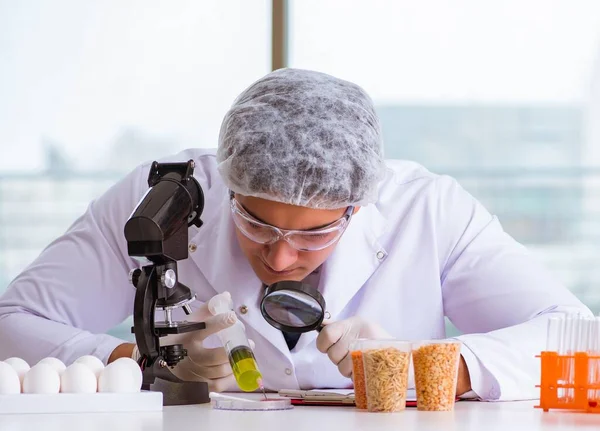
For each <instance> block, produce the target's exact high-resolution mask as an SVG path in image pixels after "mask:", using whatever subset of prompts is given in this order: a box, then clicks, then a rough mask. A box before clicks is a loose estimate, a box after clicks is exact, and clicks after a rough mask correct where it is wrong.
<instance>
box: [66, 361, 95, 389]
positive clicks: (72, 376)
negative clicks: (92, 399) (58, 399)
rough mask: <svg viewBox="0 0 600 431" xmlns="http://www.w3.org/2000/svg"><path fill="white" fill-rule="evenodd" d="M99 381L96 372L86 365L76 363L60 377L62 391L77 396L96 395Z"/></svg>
mask: <svg viewBox="0 0 600 431" xmlns="http://www.w3.org/2000/svg"><path fill="white" fill-rule="evenodd" d="M97 387H98V381H97V380H96V375H95V374H94V372H93V371H92V370H91V369H90V368H89V367H87V366H86V365H84V364H81V363H77V362H74V363H72V364H71V365H69V366H68V367H67V369H66V370H65V371H64V372H63V373H62V374H61V376H60V391H61V392H65V393H75V394H91V393H95V392H96V390H97Z"/></svg>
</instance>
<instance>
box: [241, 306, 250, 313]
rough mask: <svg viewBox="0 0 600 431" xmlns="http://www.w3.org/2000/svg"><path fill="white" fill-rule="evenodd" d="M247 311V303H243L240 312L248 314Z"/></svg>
mask: <svg viewBox="0 0 600 431" xmlns="http://www.w3.org/2000/svg"><path fill="white" fill-rule="evenodd" d="M247 312H248V307H247V306H245V305H242V306H241V307H240V313H242V314H246V313H247Z"/></svg>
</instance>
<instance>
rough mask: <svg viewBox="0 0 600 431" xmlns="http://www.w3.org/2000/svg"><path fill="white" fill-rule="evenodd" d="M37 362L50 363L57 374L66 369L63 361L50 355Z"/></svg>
mask: <svg viewBox="0 0 600 431" xmlns="http://www.w3.org/2000/svg"><path fill="white" fill-rule="evenodd" d="M38 364H47V365H50V366H51V367H52V368H54V369H55V370H56V372H57V373H58V375H59V376H60V375H61V374H62V373H63V372H64V371H65V370H66V369H67V366H66V365H65V364H64V362H63V361H61V360H60V359H57V358H52V357H47V358H44V359H42V360H41V361H40V362H38Z"/></svg>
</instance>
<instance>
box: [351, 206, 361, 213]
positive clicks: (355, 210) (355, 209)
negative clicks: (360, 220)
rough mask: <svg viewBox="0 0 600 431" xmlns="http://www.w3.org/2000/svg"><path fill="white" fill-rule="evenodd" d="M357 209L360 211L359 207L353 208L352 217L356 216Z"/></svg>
mask: <svg viewBox="0 0 600 431" xmlns="http://www.w3.org/2000/svg"><path fill="white" fill-rule="evenodd" d="M359 209H360V207H354V211H353V212H352V215H354V214H356V213H357V212H358V210H359Z"/></svg>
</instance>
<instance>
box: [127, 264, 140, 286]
mask: <svg viewBox="0 0 600 431" xmlns="http://www.w3.org/2000/svg"><path fill="white" fill-rule="evenodd" d="M141 274H142V270H141V269H139V268H136V269H132V270H131V271H129V282H130V283H131V284H133V287H137V283H138V280H139V279H140V275H141Z"/></svg>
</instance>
